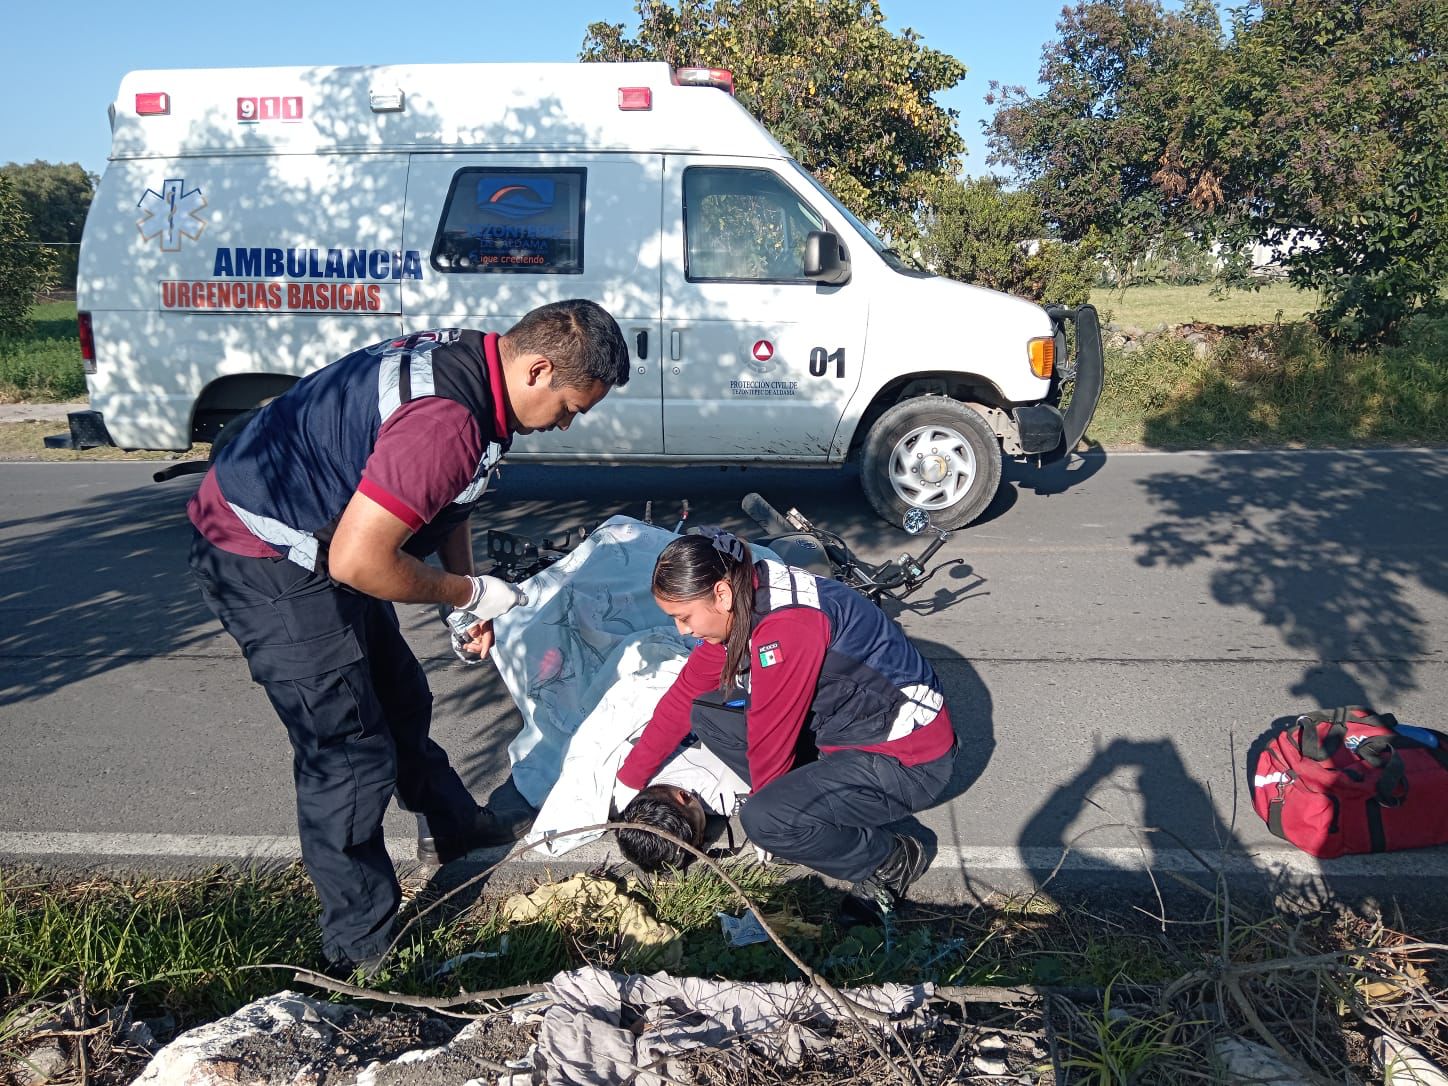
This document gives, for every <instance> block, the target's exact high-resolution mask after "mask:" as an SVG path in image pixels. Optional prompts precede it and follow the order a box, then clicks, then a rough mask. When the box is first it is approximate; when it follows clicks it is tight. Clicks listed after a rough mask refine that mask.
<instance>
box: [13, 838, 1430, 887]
mask: <svg viewBox="0 0 1448 1086" xmlns="http://www.w3.org/2000/svg"><path fill="white" fill-rule="evenodd" d="M413 848H414V846H413V843H412V841H411V840H409V839H407V838H405V837H404V838H401V839H399V840H396V841H394V842H393V843H391V844H390V845H389V846H388V852H389V853H390V854H391V856H392V858H393V860H394V861H397V862H400V863H408V862H411V861H413V860H414V858H415V857H414V855H413ZM0 856H4V857H9V858H12V859H15V858H24V859H26V860H31V861H34V860H38V859H43V858H46V857H50V858H57V859H58V858H60V857H65V856H86V857H97V858H102V857H104V858H122V857H126V858H149V859H170V860H218V861H223V860H232V861H263V860H267V861H275V860H282V861H287V860H295V859H299V858H300V856H301V851H300V849H299V847H298V845H297V840H296V838H295V837H280V836H251V837H248V836H233V835H202V834H169V833H0ZM1197 856H1200V857H1201V858H1202V860H1204V861H1206V862H1207V863H1208V864H1211V865H1212V866H1213V867H1214V868H1221V869H1223V870H1225V871H1226V872H1227V873H1228V874H1234V875H1248V874H1252V873H1254V872H1268V873H1272V874H1282V875H1292V876H1297V877H1317V876H1322V875H1327V876H1335V877H1339V878H1342V877H1346V878H1384V877H1389V878H1408V877H1411V878H1415V879H1422V878H1444V877H1448V848H1442V849H1428V850H1417V851H1414V852H1407V853H1404V852H1398V853H1385V854H1381V855H1376V856H1344V857H1341V858H1339V859H1336V860H1330V861H1325V862H1324V861H1320V860H1317V859H1315V858H1314V857H1312V856H1308V855H1307V854H1306V853H1302V852H1298V851H1295V850H1293V849H1289V848H1285V847H1284V848H1266V849H1249V850H1246V851H1244V852H1233V853H1228V854H1222V853H1218V852H1213V851H1210V850H1206V849H1204V850H1202V851H1200V852H1199V853H1197V854H1196V855H1193V854H1192V853H1191V852H1190V851H1188V850H1187V849H1180V848H1173V849H1157V850H1154V851H1149V852H1143V851H1142V850H1141V849H1138V848H1131V847H1112V848H1080V849H1073V850H1072V851H1071V852H1070V853H1069V854H1068V855H1067V856H1066V858H1065V859H1064V860H1062V859H1061V850H1060V849H1059V848H1054V847H1039V846H1035V847H1029V848H1010V847H998V846H953V845H941V846H940V848H939V851H938V853H937V855H936V857H935V862H934V863H933V864H932V865H931V870H932V871H933V872H935V873H937V874H947V873H949V872H950V871H952V870H955V871H959V872H960V873H961V874H963V875H981V874H984V873H986V872H1008V873H1026V872H1029V873H1031V874H1034V875H1037V876H1040V877H1044V876H1046V875H1047V874H1049V873H1050V872H1051V871H1052V870H1054V869H1055V868H1056V865H1057V863H1058V862H1059V863H1060V870H1061V871H1062V872H1063V873H1095V874H1105V873H1110V872H1113V871H1118V872H1123V873H1140V872H1144V871H1146V870H1147V868H1148V862H1147V861H1148V857H1149V860H1150V864H1149V866H1150V869H1151V870H1152V871H1156V872H1160V873H1166V872H1171V871H1175V872H1180V873H1183V874H1190V873H1193V872H1200V871H1202V870H1203V868H1202V863H1201V862H1199V860H1198V859H1197ZM618 858H619V857H618V852H617V850H616V849H615V848H614V847H613V846H612V845H611V844H609V843H607V842H595V843H593V844H590V845H585V846H583V847H582V848H578V849H574V850H573V851H572V852H570V853H568V854H566V855H565V856H562V857H550V856H548V855H546V854H545V853H543V852H541V851H538V850H534V851H532V852H527V853H520V854H519V855H518V856H517V857H515V858H514V859H513V860H512V861H510V862H511V863H521V864H528V865H540V866H541V865H544V864H546V865H548V866H552V867H557V866H560V865H565V866H567V867H584V868H586V867H591V866H593V865H595V864H597V863H600V862H606V861H612V860H617V859H618Z"/></svg>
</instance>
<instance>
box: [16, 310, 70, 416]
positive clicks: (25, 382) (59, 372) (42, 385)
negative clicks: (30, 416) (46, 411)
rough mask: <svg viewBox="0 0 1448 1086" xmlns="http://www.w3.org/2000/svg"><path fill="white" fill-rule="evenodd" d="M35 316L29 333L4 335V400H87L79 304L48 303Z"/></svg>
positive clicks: (37, 401) (41, 401)
mask: <svg viewBox="0 0 1448 1086" xmlns="http://www.w3.org/2000/svg"><path fill="white" fill-rule="evenodd" d="M31 319H32V321H34V329H33V331H32V332H31V333H30V334H29V335H26V336H7V337H4V338H0V403H16V402H25V403H52V402H59V401H65V400H79V399H84V398H85V394H86V386H85V371H84V369H83V368H82V365H81V359H80V341H79V340H78V339H77V337H76V327H75V303H74V302H46V303H44V304H42V305H38V306H36V307H35V308H34V309H33V310H31Z"/></svg>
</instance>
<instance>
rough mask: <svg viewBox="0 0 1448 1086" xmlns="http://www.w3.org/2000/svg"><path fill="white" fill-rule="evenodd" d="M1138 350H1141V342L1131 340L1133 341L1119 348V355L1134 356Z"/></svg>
mask: <svg viewBox="0 0 1448 1086" xmlns="http://www.w3.org/2000/svg"><path fill="white" fill-rule="evenodd" d="M1139 350H1141V341H1140V340H1135V339H1133V340H1129V341H1128V342H1127V343H1126V344H1124V345H1123V346H1122V348H1121V353H1122V354H1135V353H1136V352H1137V351H1139Z"/></svg>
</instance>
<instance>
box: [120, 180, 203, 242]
mask: <svg viewBox="0 0 1448 1086" xmlns="http://www.w3.org/2000/svg"><path fill="white" fill-rule="evenodd" d="M136 206H137V207H139V208H140V209H141V210H142V211H144V212H145V214H144V215H142V216H141V218H140V219H138V220H137V222H136V226H138V227H139V228H140V231H141V237H142V238H143V239H144V240H146V241H150V240H151V239H152V238H154V237H159V238H160V239H161V251H162V252H163V253H174V252H178V251H180V249H181V239H182V238H190V239H191V240H192V241H195V240H196V239H197V238H199V237H201V232H202V231H203V230H205V229H206V221H205V220H204V219H202V218H201V216H200V215H198V214H197V212H198V211H200V210H201V209H202V208H204V207H205V206H206V197H204V196H202V195H201V189H200V188H199V187H198V188H194V189H191V190H190V191H189V192H188V191H186V181H185V179H184V178H180V177H173V178H167V179H166V181H165V183H164V184H162V185H161V191H160V192H156V191H155V190H154V189H147V190H146V193H145V195H144V196H142V197H141V198H140V200H138V201H137V202H136Z"/></svg>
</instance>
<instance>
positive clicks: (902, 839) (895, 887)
mask: <svg viewBox="0 0 1448 1086" xmlns="http://www.w3.org/2000/svg"><path fill="white" fill-rule="evenodd" d="M893 836H894V838H895V842H894V845H893V847H891V849H890V852H889V854H888V855H887V856H886V857H885V859H884V860H882V861H881V863H880V866H879V867H877V868H875V870H874V871H872V872H871V873H870V874H869V875H867V876H866V877H865V878H863V879H861V880H860V881H859V882H857V883H855V885H854V886H852V887H850V892H849V893H847V894H846V895H845V897H844V900H843V901H841V902H840V913H841V916H842V917H843V918H845V919H847V920H850V921H852V922H853V923H856V924H879V923H882V922H883V921H885V920H887V919H889V917H890V916H891V915H892V914H893V913H894V911H895V908H896V906H897V905H899V904H900V901H901V899H903V898H904V897H905V892H906V891H907V890H909V889H910V887H911V885H912V884H913V883H914V882H915V880H916V879H918V878H920V876H921V875H923V874H925V872H926V871H927V870H928V869H929V867H930V857H928V856H927V855H926V854H925V846H924V844H922V843H921V841H920V839H919V838H917V837H910V836H908V835H906V834H902V833H897V834H894V835H893Z"/></svg>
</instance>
